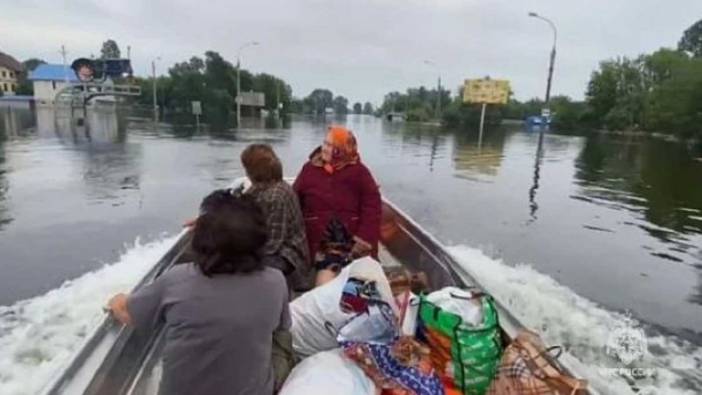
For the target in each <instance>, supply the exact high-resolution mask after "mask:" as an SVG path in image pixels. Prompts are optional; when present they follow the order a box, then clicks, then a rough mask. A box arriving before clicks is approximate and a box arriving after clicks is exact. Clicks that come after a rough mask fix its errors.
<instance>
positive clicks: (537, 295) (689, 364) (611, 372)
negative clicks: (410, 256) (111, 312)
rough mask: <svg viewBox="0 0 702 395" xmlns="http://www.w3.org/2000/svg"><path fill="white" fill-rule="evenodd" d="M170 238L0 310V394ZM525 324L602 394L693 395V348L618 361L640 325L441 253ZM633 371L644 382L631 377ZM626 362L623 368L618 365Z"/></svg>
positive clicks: (542, 282) (541, 282)
mask: <svg viewBox="0 0 702 395" xmlns="http://www.w3.org/2000/svg"><path fill="white" fill-rule="evenodd" d="M176 238H177V236H173V237H168V238H164V239H162V240H158V241H154V242H150V243H146V244H142V243H140V242H139V240H138V239H137V240H136V241H135V243H134V245H133V246H131V247H130V248H128V249H127V250H126V251H125V252H124V253H123V254H122V256H121V257H120V258H119V259H118V260H117V262H115V263H112V264H108V265H105V266H103V267H102V268H101V269H98V270H96V271H93V272H89V273H86V274H84V275H82V276H81V277H78V278H77V279H74V280H71V281H67V282H66V283H64V284H63V285H62V286H61V287H59V288H57V289H54V290H52V291H50V292H48V293H46V294H44V295H42V296H38V297H35V298H32V299H28V300H24V301H20V302H17V303H15V304H13V305H11V306H0V350H2V353H0V393H1V394H8V395H23V394H36V393H38V392H40V391H41V389H42V388H43V387H44V386H45V385H46V384H47V383H48V382H49V381H50V380H51V378H52V377H53V375H55V374H56V372H57V371H58V370H60V369H61V368H62V367H64V366H65V365H66V363H67V362H68V361H69V360H70V357H71V356H72V354H73V353H74V352H75V351H76V350H77V348H78V347H80V346H81V344H82V343H83V341H84V340H85V337H86V336H87V335H88V334H90V333H91V331H92V330H93V328H95V327H96V326H97V325H98V324H99V323H100V321H101V319H102V317H103V314H104V313H103V312H102V307H103V306H104V304H105V302H106V300H107V298H109V297H110V296H111V295H112V294H114V293H116V292H121V291H128V290H129V289H130V288H131V287H132V286H133V285H134V284H136V283H137V281H138V280H139V279H140V278H141V277H142V276H143V275H144V274H145V273H146V272H147V271H148V270H149V268H150V267H151V265H152V264H153V263H155V262H156V261H157V260H158V259H159V258H160V257H161V256H162V255H163V254H164V253H165V252H166V251H167V250H168V248H169V247H170V246H171V245H172V244H173V243H174V242H175V240H176ZM449 250H450V252H451V253H452V254H453V255H454V256H455V257H456V259H457V260H458V262H459V263H461V265H462V268H463V269H464V270H465V271H466V273H468V274H470V275H471V276H474V277H475V278H476V279H477V280H478V281H480V282H481V284H483V285H484V286H485V288H487V290H488V291H490V293H492V294H493V295H494V297H495V298H496V299H498V300H499V301H500V302H501V303H503V304H504V305H506V306H507V307H508V308H509V309H510V310H511V311H512V312H513V313H515V315H516V316H517V318H519V319H520V320H521V321H522V322H523V323H524V324H525V325H527V326H528V327H530V328H534V329H536V330H538V331H539V332H540V333H542V335H543V337H544V339H545V340H546V342H547V343H549V344H560V345H563V346H564V347H565V348H566V349H567V351H568V354H569V355H572V356H573V357H575V358H576V361H575V362H576V363H577V365H578V367H579V370H580V371H581V372H584V374H585V375H586V376H587V377H586V378H587V379H588V380H589V381H590V382H591V384H592V385H593V386H594V387H595V388H597V389H599V390H600V391H601V392H602V393H605V394H639V395H640V394H697V393H700V392H699V391H700V388H702V378H701V377H700V373H699V372H700V371H701V367H702V349H700V348H699V347H697V346H695V345H692V344H690V343H689V342H687V341H684V340H682V339H678V338H675V337H671V336H665V335H662V334H659V333H655V331H654V330H653V329H650V328H645V329H646V342H647V350H648V352H647V353H646V354H645V357H644V358H643V360H642V361H637V362H635V363H632V364H630V365H624V364H623V363H622V362H621V361H619V360H617V359H615V358H613V357H612V356H610V355H608V353H607V352H606V346H607V342H608V339H609V338H610V337H611V333H613V331H615V329H616V328H621V327H626V326H627V325H628V326H634V327H642V325H641V324H638V323H636V322H635V321H633V320H632V319H630V318H628V317H626V316H625V315H623V314H620V313H616V312H612V311H608V310H606V309H604V308H602V307H600V306H598V305H596V304H595V303H593V302H591V301H588V300H586V299H584V298H582V297H580V296H578V295H577V294H575V293H574V292H573V291H571V290H570V289H568V288H567V287H564V286H563V285H560V284H559V283H557V282H556V281H555V280H554V279H552V278H551V277H549V276H547V275H544V274H542V273H539V272H537V271H536V270H534V269H533V268H532V267H530V266H528V265H517V266H509V265H506V264H504V263H503V262H501V261H499V260H495V259H493V258H490V257H488V256H487V255H485V254H484V253H483V252H482V251H480V250H478V249H474V248H470V247H465V246H456V247H452V248H450V249H449ZM633 367H636V368H638V369H639V370H638V371H637V372H635V374H637V373H641V372H643V373H644V375H645V376H647V377H645V378H636V379H635V378H633V377H632V376H631V374H629V373H630V371H631V370H632V369H631V368H633ZM618 368H625V369H618Z"/></svg>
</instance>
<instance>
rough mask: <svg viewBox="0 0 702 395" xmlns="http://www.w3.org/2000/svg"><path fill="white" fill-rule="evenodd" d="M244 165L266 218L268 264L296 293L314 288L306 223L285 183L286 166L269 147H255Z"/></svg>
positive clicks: (246, 152) (245, 156)
mask: <svg viewBox="0 0 702 395" xmlns="http://www.w3.org/2000/svg"><path fill="white" fill-rule="evenodd" d="M241 163H242V165H243V166H244V170H245V171H246V175H247V177H248V178H249V180H251V183H252V185H251V188H249V189H248V191H246V194H247V195H250V196H252V197H253V198H254V199H255V200H256V202H257V203H258V204H259V206H260V207H261V209H262V210H263V213H264V215H265V217H266V224H267V227H268V241H267V242H266V244H265V245H264V247H263V250H262V254H263V257H264V261H265V263H266V264H267V265H269V266H272V267H275V268H278V269H280V270H281V271H282V272H283V274H285V277H286V278H287V279H288V286H289V287H290V289H291V290H292V291H306V290H308V289H310V288H312V286H313V282H314V278H313V277H314V272H313V270H312V266H311V265H310V263H309V254H308V247H307V238H306V235H305V223H304V221H303V219H302V211H301V210H300V204H299V202H298V200H297V194H295V192H294V191H293V189H292V187H291V186H290V185H289V184H288V183H287V182H285V181H284V180H283V166H282V164H281V162H280V159H278V156H277V155H276V154H275V152H274V151H273V148H271V146H270V145H268V144H251V145H249V146H248V147H246V148H245V149H244V151H242V153H241Z"/></svg>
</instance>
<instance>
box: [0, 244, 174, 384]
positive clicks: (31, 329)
mask: <svg viewBox="0 0 702 395" xmlns="http://www.w3.org/2000/svg"><path fill="white" fill-rule="evenodd" d="M175 239H176V237H175V236H174V237H169V238H165V239H162V240H159V241H154V242H150V243H147V244H143V245H142V244H141V243H140V242H139V239H137V240H136V241H135V243H134V245H133V246H132V247H130V248H128V249H127V250H126V252H124V253H123V254H122V256H121V257H120V259H119V260H118V261H117V262H115V263H112V264H108V265H105V266H103V267H102V268H100V269H98V270H95V271H93V272H89V273H86V274H84V275H82V276H80V277H78V278H76V279H74V280H70V281H67V282H65V283H64V284H63V285H61V286H60V287H59V288H56V289H54V290H51V291H49V292H48V293H46V294H44V295H42V296H38V297H35V298H32V299H27V300H23V301H20V302H17V303H15V304H13V305H11V306H0V394H3V395H5V394H7V395H22V394H36V393H37V392H39V391H40V390H41V389H42V387H43V386H45V385H46V384H47V383H48V382H49V381H50V380H51V378H52V376H53V375H54V374H56V372H57V371H58V370H59V369H60V368H61V367H63V366H65V365H66V364H67V362H69V361H70V357H71V356H72V355H73V353H74V352H75V351H76V347H78V346H79V345H80V344H82V342H83V340H84V338H85V336H86V335H87V334H89V333H91V332H92V331H93V329H94V328H95V327H96V325H98V324H99V323H100V321H101V320H102V318H103V317H104V313H103V312H102V307H103V306H104V305H105V304H106V302H107V299H108V298H109V297H110V296H111V295H113V294H115V293H117V292H128V291H129V290H130V289H131V288H132V287H133V286H134V285H135V284H136V283H137V282H138V280H139V279H140V278H141V277H143V275H144V274H145V273H146V272H147V271H148V270H149V269H150V268H151V267H152V266H153V264H155V263H156V262H157V261H158V260H159V258H161V256H162V255H163V254H164V253H165V252H166V251H167V250H168V248H169V247H170V246H171V245H172V244H173V243H174V242H175Z"/></svg>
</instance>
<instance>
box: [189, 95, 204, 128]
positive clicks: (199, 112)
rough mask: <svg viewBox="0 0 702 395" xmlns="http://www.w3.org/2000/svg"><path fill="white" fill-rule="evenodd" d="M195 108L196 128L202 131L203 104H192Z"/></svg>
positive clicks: (195, 102) (196, 102) (193, 102)
mask: <svg viewBox="0 0 702 395" xmlns="http://www.w3.org/2000/svg"><path fill="white" fill-rule="evenodd" d="M190 104H191V105H192V108H193V114H194V115H195V126H196V127H197V129H198V130H200V115H202V103H200V102H199V101H192V102H190Z"/></svg>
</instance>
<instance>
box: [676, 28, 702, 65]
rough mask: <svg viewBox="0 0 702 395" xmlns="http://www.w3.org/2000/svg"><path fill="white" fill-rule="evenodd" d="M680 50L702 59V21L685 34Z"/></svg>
mask: <svg viewBox="0 0 702 395" xmlns="http://www.w3.org/2000/svg"><path fill="white" fill-rule="evenodd" d="M678 49H679V50H681V51H685V52H688V53H690V54H692V56H694V57H697V58H698V57H702V20H699V21H697V22H696V23H695V24H693V25H692V26H690V27H689V28H688V29H687V30H685V32H684V33H683V36H682V38H681V39H680V42H678Z"/></svg>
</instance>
